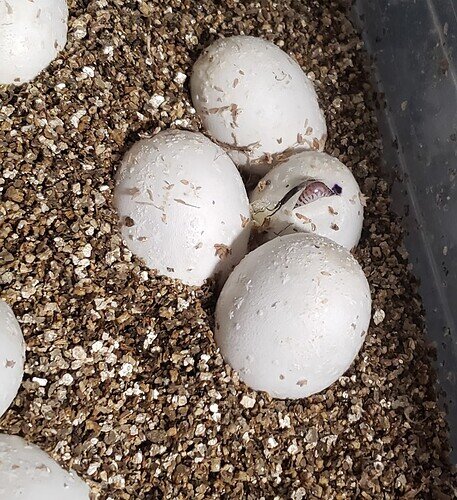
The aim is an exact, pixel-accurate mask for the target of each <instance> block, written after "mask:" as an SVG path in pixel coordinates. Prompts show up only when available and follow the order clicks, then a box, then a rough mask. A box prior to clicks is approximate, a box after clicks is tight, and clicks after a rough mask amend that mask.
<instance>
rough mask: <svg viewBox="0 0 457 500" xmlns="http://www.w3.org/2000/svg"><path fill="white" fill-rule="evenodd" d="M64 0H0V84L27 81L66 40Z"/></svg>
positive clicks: (65, 3) (45, 64)
mask: <svg viewBox="0 0 457 500" xmlns="http://www.w3.org/2000/svg"><path fill="white" fill-rule="evenodd" d="M67 22H68V8H67V2H66V0H0V84H15V85H20V84H21V83H24V82H28V81H30V80H32V79H33V78H35V77H36V76H37V75H38V73H40V72H41V71H42V70H43V69H45V68H46V67H47V66H48V65H49V63H50V62H51V61H52V60H53V59H55V57H56V56H57V54H58V53H59V51H60V50H62V49H63V48H64V46H65V44H66V43H67Z"/></svg>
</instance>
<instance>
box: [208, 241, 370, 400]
mask: <svg viewBox="0 0 457 500" xmlns="http://www.w3.org/2000/svg"><path fill="white" fill-rule="evenodd" d="M370 310H371V298H370V288H369V286H368V282H367V280H366V278H365V275H364V273H363V271H362V269H361V267H360V265H359V264H358V263H357V261H356V260H355V259H354V257H352V255H351V254H350V253H349V252H348V251H347V250H346V249H345V248H343V247H342V246H340V245H337V244H336V243H334V242H332V241H330V240H328V239H327V238H323V237H320V236H316V235H311V234H305V233H297V234H293V235H288V236H282V237H280V238H276V239H274V240H272V241H270V242H268V243H266V244H265V245H262V246H261V247H259V248H257V249H256V250H254V251H253V252H251V253H250V254H248V255H247V256H246V257H245V258H244V259H243V260H242V261H241V262H240V264H239V265H238V266H237V267H236V268H235V270H234V271H233V273H232V274H231V275H230V277H229V278H228V280H227V282H226V283H225V286H224V288H223V289H222V292H221V295H220V297H219V300H218V302H217V307H216V331H215V338H216V342H217V344H218V346H219V348H220V350H221V353H222V356H223V357H224V359H225V361H226V362H227V363H229V364H230V365H231V366H232V368H233V369H234V370H236V371H237V372H238V373H239V376H240V378H241V379H242V380H243V381H244V382H245V383H246V384H247V385H249V386H250V387H252V388H253V389H256V390H262V391H266V392H268V393H269V394H270V395H271V396H273V397H277V398H301V397H305V396H310V395H311V394H314V393H317V392H319V391H322V390H323V389H325V388H327V387H328V386H329V385H331V384H332V383H333V382H335V381H336V380H337V379H338V378H339V377H340V376H341V375H342V374H343V373H344V372H345V371H346V370H347V369H348V368H349V366H350V365H351V363H352V362H353V361H354V359H355V357H356V355H357V353H358V352H359V349H360V348H361V346H362V344H363V341H364V339H365V335H366V333H367V329H368V325H369V322H370Z"/></svg>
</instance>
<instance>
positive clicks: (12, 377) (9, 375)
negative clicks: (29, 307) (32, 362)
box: [0, 300, 25, 417]
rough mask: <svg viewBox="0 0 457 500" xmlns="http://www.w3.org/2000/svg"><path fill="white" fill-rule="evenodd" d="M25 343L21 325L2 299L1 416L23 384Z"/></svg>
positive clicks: (0, 334)
mask: <svg viewBox="0 0 457 500" xmlns="http://www.w3.org/2000/svg"><path fill="white" fill-rule="evenodd" d="M24 361H25V343H24V337H23V336H22V331H21V327H20V326H19V323H18V322H17V320H16V317H15V316H14V313H13V311H12V310H11V308H10V307H9V306H8V304H7V303H6V302H4V301H3V300H0V417H1V416H2V415H3V414H4V413H5V412H6V410H7V409H8V408H9V406H10V405H11V403H12V402H13V400H14V398H15V397H16V394H17V391H18V390H19V387H20V386H21V382H22V377H23V375H24Z"/></svg>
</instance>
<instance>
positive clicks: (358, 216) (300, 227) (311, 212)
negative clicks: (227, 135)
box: [251, 151, 363, 249]
mask: <svg viewBox="0 0 457 500" xmlns="http://www.w3.org/2000/svg"><path fill="white" fill-rule="evenodd" d="M326 188H328V189H326ZM316 193H317V194H316ZM288 194H289V195H290V194H292V196H291V197H290V199H287V198H288V197H289V196H286V195H288ZM362 202H363V196H362V193H361V192H360V188H359V186H358V184H357V181H356V180H355V179H354V176H353V175H352V173H351V171H350V170H349V169H348V168H347V167H346V166H345V165H343V163H341V162H340V161H338V160H337V159H336V158H333V157H332V156H329V155H328V154H325V153H320V152H313V151H306V152H302V153H298V154H295V155H293V156H291V157H290V158H288V159H287V160H285V161H284V162H282V163H280V164H278V165H277V166H275V167H274V168H273V169H272V170H270V172H268V174H267V175H266V176H265V177H264V178H263V179H262V180H261V181H260V182H259V183H258V184H257V187H256V188H255V189H254V191H253V192H252V193H251V209H252V214H253V219H254V221H255V224H256V226H257V227H258V228H259V229H258V231H259V232H260V233H261V238H260V239H261V241H267V240H270V239H272V238H275V237H276V236H278V235H279V236H281V235H286V234H291V233H295V232H303V231H304V232H310V233H316V234H319V235H321V236H325V237H327V238H330V239H331V240H333V241H335V242H336V243H338V244H340V245H343V246H344V247H346V248H348V249H352V248H354V247H355V246H357V243H358V242H359V239H360V234H361V231H362V225H363V203H362Z"/></svg>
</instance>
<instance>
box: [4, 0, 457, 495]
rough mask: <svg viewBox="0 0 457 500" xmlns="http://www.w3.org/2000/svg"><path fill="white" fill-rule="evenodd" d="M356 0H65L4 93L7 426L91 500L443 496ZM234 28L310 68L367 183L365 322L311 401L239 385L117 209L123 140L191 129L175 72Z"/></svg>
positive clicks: (422, 350)
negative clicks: (28, 72)
mask: <svg viewBox="0 0 457 500" xmlns="http://www.w3.org/2000/svg"><path fill="white" fill-rule="evenodd" d="M349 3H350V2H344V1H341V2H331V1H322V2H315V1H292V0H286V1H283V2H277V3H275V2H272V1H270V0H262V1H261V2H258V3H257V2H256V3H249V2H237V1H234V0H227V1H224V2H217V1H210V0H203V1H198V2H195V1H193V0H182V1H180V0H160V1H158V0H157V1H147V2H146V1H139V2H136V1H133V0H132V1H126V0H110V1H107V0H98V1H95V0H94V1H75V0H73V1H70V2H69V4H70V13H71V17H70V26H69V28H70V31H69V42H68V45H67V47H66V49H65V51H64V52H63V53H62V54H61V56H60V57H59V59H57V60H56V61H55V62H54V63H53V64H52V65H51V67H50V68H49V69H48V71H46V72H44V73H42V74H41V75H40V77H39V78H38V79H37V80H36V81H34V82H33V83H31V84H28V85H25V86H22V87H19V88H6V87H3V88H1V90H0V99H1V104H0V168H1V178H0V187H1V189H2V190H3V191H2V203H1V217H2V219H3V221H2V223H1V224H0V259H1V261H0V262H1V267H0V279H1V297H2V298H4V299H6V300H7V301H8V302H9V303H10V304H11V305H12V307H13V309H14V311H15V313H16V314H17V316H18V319H19V321H20V323H21V325H22V328H23V331H24V335H25V338H26V341H27V345H28V348H27V364H26V375H25V378H24V382H23V384H22V388H21V390H20V392H19V394H18V396H17V398H16V400H15V402H14V405H13V406H12V407H11V409H10V410H9V411H8V412H7V413H6V414H5V416H4V417H3V419H2V420H1V421H0V430H1V431H4V432H9V433H14V434H20V435H21V436H24V437H25V438H27V439H28V440H30V441H32V442H33V443H35V444H37V445H39V446H41V447H42V448H43V449H45V450H46V451H48V452H50V453H51V455H52V456H53V457H54V458H55V459H57V460H58V461H59V462H60V463H61V464H63V465H64V466H65V467H73V468H74V469H75V470H76V471H77V472H78V474H80V475H81V477H82V478H83V479H84V480H86V481H88V482H89V483H90V484H91V486H92V487H93V490H94V493H95V494H96V496H98V498H101V499H105V498H111V499H129V498H135V499H146V498H151V499H153V498H173V499H184V498H196V499H203V498H205V499H206V498H214V499H218V498H222V497H223V498H247V499H253V500H254V499H256V500H257V499H260V498H262V497H264V498H277V499H286V498H291V499H300V498H322V499H332V498H337V499H352V498H366V499H370V498H386V499H394V498H406V499H408V498H409V499H412V498H424V499H427V498H433V499H448V498H455V494H456V493H455V487H456V480H455V476H454V475H453V472H452V469H451V468H450V466H449V465H448V464H447V461H446V456H447V451H448V450H447V448H448V445H447V441H446V427H445V421H444V418H443V415H442V414H441V413H440V411H439V409H438V406H437V402H436V395H435V394H434V389H433V387H434V374H433V371H432V369H431V364H430V357H431V356H433V351H432V349H431V347H429V346H428V344H427V341H426V339H425V336H424V321H423V311H422V307H421V300H420V297H419V296H418V293H417V282H416V280H415V279H414V278H413V277H412V274H411V268H410V265H409V264H408V256H407V253H406V251H405V249H404V247H403V244H402V230H401V225H400V221H399V220H398V219H397V218H396V217H395V216H394V215H393V213H392V212H391V210H390V200H389V183H388V182H387V180H385V179H384V178H383V177H382V174H381V172H380V164H381V160H380V159H381V156H382V151H381V143H380V138H379V133H378V130H377V125H376V119H375V114H374V112H373V108H374V104H375V101H374V93H373V89H372V88H371V86H370V83H369V72H368V70H367V67H366V64H365V62H364V61H365V55H364V52H363V50H364V49H363V46H362V44H361V41H360V38H359V36H358V34H357V33H356V32H355V31H354V29H353V28H352V26H351V23H350V21H349V20H348V15H347V13H346V7H347V6H348V5H349ZM233 34H248V35H255V36H261V37H264V38H266V39H268V40H271V41H273V42H275V43H276V44H278V45H279V46H280V47H282V48H283V49H284V50H286V51H287V52H289V53H291V54H292V55H293V56H294V57H295V58H296V59H297V61H298V62H299V63H300V64H301V65H302V67H303V68H304V69H305V71H306V72H307V74H308V76H310V77H311V78H312V79H313V80H314V82H315V85H316V88H317V91H318V94H319V97H320V99H321V104H322V106H323V109H324V110H325V115H326V118H327V123H328V127H329V141H328V144H327V147H326V151H327V152H328V153H330V154H332V155H335V156H337V157H338V158H339V159H340V160H341V161H343V162H344V163H345V164H346V165H348V166H349V168H351V170H352V171H353V173H354V175H355V176H356V178H357V180H358V181H359V183H360V185H361V188H362V190H363V192H364V194H365V195H366V196H367V207H366V219H365V224H364V231H363V235H362V240H361V243H360V247H359V249H358V251H357V253H356V256H357V258H358V260H359V262H360V263H361V264H362V265H363V268H364V271H365V273H366V275H367V277H368V279H369V281H370V283H371V289H372V294H373V300H374V303H373V313H374V320H373V321H372V325H371V328H370V331H369V334H368V337H367V340H366V343H365V346H364V348H363V350H362V352H361V354H360V355H359V356H358V358H357V360H356V362H355V364H354V365H353V367H352V368H351V369H350V371H349V372H348V373H347V374H346V376H344V377H342V378H341V379H340V380H339V382H337V383H335V384H334V385H332V386H331V387H330V388H329V389H328V390H327V391H324V392H323V393H321V394H319V395H316V396H314V397H311V398H308V399H305V400H297V401H274V400H271V399H270V398H269V397H268V396H267V395H265V394H263V393H254V392H253V391H250V390H248V389H247V388H246V387H245V386H244V385H243V384H242V383H240V382H239V381H238V379H237V377H236V375H235V374H233V373H232V372H231V370H230V368H229V367H228V366H226V365H225V364H224V362H223V360H222V358H221V356H220V355H219V354H218V352H217V349H216V347H215V344H214V340H213V334H212V318H211V314H212V311H213V305H214V297H212V296H211V293H210V290H209V288H208V289H204V290H200V289H194V290H192V289H190V288H186V287H184V286H182V285H180V284H179V283H176V282H173V281H171V280H169V279H164V278H159V277H156V276H154V274H153V273H151V272H148V270H147V269H146V268H145V267H144V266H143V265H142V264H141V262H140V261H138V260H137V259H135V258H133V257H132V255H131V254H130V253H129V252H128V251H127V250H126V247H125V246H124V245H123V244H122V242H121V238H120V236H119V230H118V225H117V220H116V216H115V213H114V210H113V208H112V192H113V177H114V172H115V170H116V168H117V167H118V165H119V161H120V159H121V157H122V155H123V153H124V152H125V151H126V150H127V149H128V148H129V146H130V145H131V144H132V143H133V142H134V141H135V140H137V139H138V138H141V137H145V136H149V135H151V134H153V133H154V132H157V131H158V130H159V129H164V128H167V127H170V126H172V127H180V128H190V129H192V130H198V129H199V121H198V119H197V118H196V116H195V113H194V111H193V109H192V107H191V103H190V101H189V92H188V77H187V78H186V75H189V72H190V69H191V67H192V63H193V62H194V61H195V59H196V57H197V56H198V54H199V53H200V51H201V50H202V49H203V48H204V47H206V46H207V45H208V44H209V43H210V42H211V41H213V40H215V39H216V38H217V36H218V35H225V36H228V35H233ZM259 265H261V263H259ZM284 327H285V328H287V325H284Z"/></svg>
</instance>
